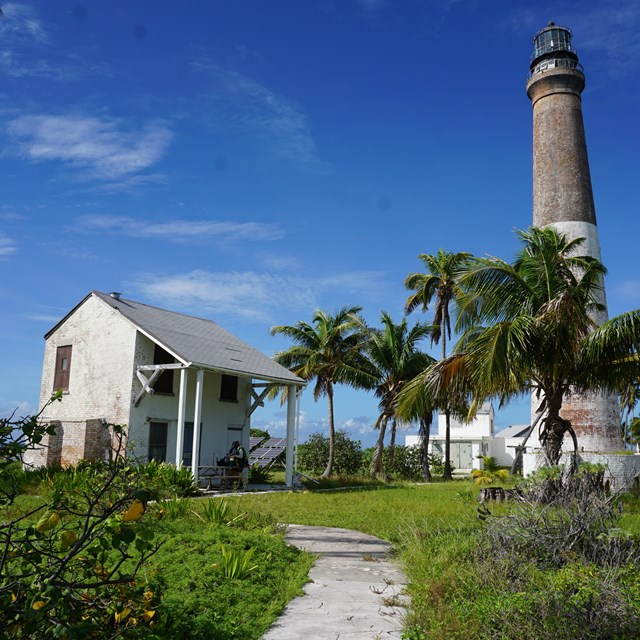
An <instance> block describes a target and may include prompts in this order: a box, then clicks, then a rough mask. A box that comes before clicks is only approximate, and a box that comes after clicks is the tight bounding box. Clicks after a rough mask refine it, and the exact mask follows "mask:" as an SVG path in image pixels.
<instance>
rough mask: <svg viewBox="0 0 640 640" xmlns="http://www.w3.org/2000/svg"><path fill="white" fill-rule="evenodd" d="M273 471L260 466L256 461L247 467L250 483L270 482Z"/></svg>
mask: <svg viewBox="0 0 640 640" xmlns="http://www.w3.org/2000/svg"><path fill="white" fill-rule="evenodd" d="M272 481H273V473H272V472H271V471H270V470H269V469H268V468H267V467H261V466H260V465H259V464H258V463H257V462H256V463H254V464H252V465H251V466H250V467H249V483H250V484H270V483H271V482H272Z"/></svg>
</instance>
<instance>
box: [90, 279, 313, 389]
mask: <svg viewBox="0 0 640 640" xmlns="http://www.w3.org/2000/svg"><path fill="white" fill-rule="evenodd" d="M91 295H94V296H96V297H97V298H99V299H100V300H102V301H103V302H105V303H106V304H108V305H109V306H110V307H112V308H113V309H116V310H117V311H119V312H120V313H121V314H122V315H123V316H124V317H125V318H127V319H128V320H130V321H131V322H132V323H133V324H134V325H136V326H137V327H138V328H140V329H141V330H142V331H143V332H145V333H146V334H148V335H149V336H151V337H152V338H153V339H154V340H156V341H157V342H158V343H159V344H160V345H161V346H163V347H165V348H166V349H168V350H169V351H171V352H172V353H173V354H175V355H176V356H178V358H179V359H180V360H182V361H183V362H185V363H187V364H190V365H195V366H199V367H203V368H205V369H215V370H218V371H226V372H233V373H240V374H245V375H249V376H251V377H252V378H259V379H261V380H268V381H272V382H288V383H292V384H298V385H300V384H305V382H304V380H302V379H301V378H298V376H296V375H294V374H293V373H291V371H289V370H288V369H286V368H285V367H283V366H281V365H279V364H278V363H277V362H274V361H273V360H272V359H271V358H269V357H267V356H266V355H264V354H263V353H260V351H258V350H257V349H254V348H253V347H251V346H249V345H248V344H247V343H246V342H243V341H242V340H240V338H236V336H234V335H233V334H232V333H229V332H228V331H227V330H225V329H223V328H222V327H221V326H220V325H218V324H216V323H215V322H212V321H211V320H205V319H203V318H195V317H193V316H186V315H184V314H182V313H176V312H175V311H167V310H166V309H159V308H158V307H152V306H150V305H148V304H143V303H141V302H135V301H133V300H125V299H124V298H120V299H116V298H113V297H112V296H110V295H108V294H106V293H100V292H99V291H92V292H91Z"/></svg>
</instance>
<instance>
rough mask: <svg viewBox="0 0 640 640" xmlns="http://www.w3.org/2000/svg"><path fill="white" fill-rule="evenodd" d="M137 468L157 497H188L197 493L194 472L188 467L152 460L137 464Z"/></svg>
mask: <svg viewBox="0 0 640 640" xmlns="http://www.w3.org/2000/svg"><path fill="white" fill-rule="evenodd" d="M136 469H137V472H138V473H139V474H140V476H141V477H143V478H144V479H145V481H146V486H148V487H149V490H150V491H152V492H153V493H154V494H155V497H156V498H157V499H162V498H169V497H174V496H178V497H186V496H192V495H195V494H196V493H197V490H196V488H195V487H194V481H193V474H192V473H191V469H190V468H188V467H181V468H180V469H178V468H177V467H176V466H175V465H174V464H168V463H166V462H156V461H155V460H151V461H150V462H147V463H144V464H138V465H136Z"/></svg>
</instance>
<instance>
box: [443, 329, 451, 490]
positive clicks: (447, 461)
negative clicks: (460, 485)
mask: <svg viewBox="0 0 640 640" xmlns="http://www.w3.org/2000/svg"><path fill="white" fill-rule="evenodd" d="M446 357H447V327H446V326H445V327H444V331H443V332H442V359H443V360H444V359H445V358H446ZM444 420H445V431H444V473H443V474H442V479H443V480H451V479H452V478H453V476H452V474H451V411H450V410H449V401H448V400H447V406H446V407H445V409H444Z"/></svg>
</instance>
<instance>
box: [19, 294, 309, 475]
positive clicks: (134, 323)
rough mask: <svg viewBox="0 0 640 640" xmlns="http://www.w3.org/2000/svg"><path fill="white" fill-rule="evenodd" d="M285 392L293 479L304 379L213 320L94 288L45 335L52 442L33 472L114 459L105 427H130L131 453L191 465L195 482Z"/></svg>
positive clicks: (244, 439)
mask: <svg viewBox="0 0 640 640" xmlns="http://www.w3.org/2000/svg"><path fill="white" fill-rule="evenodd" d="M273 384H277V385H280V386H286V387H288V391H289V394H288V398H289V399H288V407H287V452H286V483H287V484H288V485H291V484H292V481H293V458H294V455H293V450H294V444H295V442H294V440H295V425H296V419H297V402H296V400H297V398H298V395H299V392H300V390H301V389H302V387H303V386H304V384H305V382H304V380H302V379H300V378H298V377H297V376H295V375H294V374H293V373H291V372H290V371H289V370H288V369H286V368H284V367H282V366H280V365H279V364H277V363H276V362H274V361H273V360H272V359H271V358H269V357H268V356H266V355H264V354H263V353H261V352H259V351H257V350H256V349H254V348H253V347H251V346H249V345H248V344H247V343H245V342H244V341H242V340H240V339H239V338H237V337H236V336H234V335H233V334H231V333H230V332H228V331H226V330H225V329H223V328H222V327H220V326H219V325H218V324H216V323H215V322H212V321H211V320H206V319H203V318H196V317H193V316H188V315H184V314H182V313H176V312H174V311H168V310H166V309H160V308H158V307H153V306H150V305H147V304H143V303H140V302H135V301H133V300H128V299H124V298H122V297H121V296H120V294H118V293H115V292H114V293H111V294H106V293H100V292H98V291H92V292H91V293H89V295H87V296H86V297H85V298H84V299H83V300H82V301H81V302H80V303H79V304H78V305H77V306H76V307H74V308H73V309H72V310H71V311H70V312H69V313H68V314H67V315H66V316H65V317H64V318H62V320H60V322H59V323H58V324H56V325H55V326H54V327H53V328H52V329H51V330H50V331H49V332H48V333H47V334H46V335H45V354H44V365H43V370H42V384H41V390H40V406H41V407H44V406H45V405H46V403H47V401H48V400H49V398H50V397H51V395H52V393H53V392H55V391H57V390H60V391H61V392H62V401H61V402H54V403H52V404H49V405H48V406H46V409H45V411H44V413H43V415H42V420H43V421H47V422H54V423H57V424H58V428H57V430H56V434H55V436H49V437H48V438H47V440H46V441H45V442H43V443H42V444H43V446H41V447H38V448H37V449H35V450H33V451H30V452H28V453H27V455H26V456H25V462H26V463H28V464H33V465H36V466H42V465H50V464H54V463H57V464H62V465H69V464H75V463H77V462H78V461H79V460H81V459H95V458H103V457H105V456H108V455H110V448H111V446H112V444H111V438H110V435H109V432H108V430H107V429H105V428H104V426H103V425H105V424H109V423H110V424H121V425H127V427H128V450H127V455H131V456H134V457H135V458H136V459H140V460H157V461H163V462H170V463H175V464H176V465H177V466H188V467H190V468H191V469H192V471H193V473H194V476H195V477H196V479H197V478H198V474H199V473H200V471H201V470H202V469H206V468H208V467H211V466H213V465H216V464H217V460H218V458H221V457H223V456H224V455H225V453H226V452H227V451H228V450H229V448H230V446H231V443H232V442H234V441H236V440H238V441H239V442H241V443H242V444H243V445H244V447H245V449H246V451H248V450H249V432H250V425H251V414H252V413H253V412H254V411H255V410H256V409H257V408H258V407H260V406H262V405H263V400H264V398H265V396H266V394H267V390H268V387H269V386H270V385H273Z"/></svg>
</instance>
